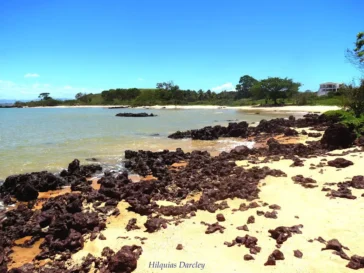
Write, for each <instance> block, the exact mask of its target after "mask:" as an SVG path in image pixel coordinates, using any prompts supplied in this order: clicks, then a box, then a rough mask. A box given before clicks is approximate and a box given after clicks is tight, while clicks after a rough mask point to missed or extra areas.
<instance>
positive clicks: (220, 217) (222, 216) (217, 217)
mask: <svg viewBox="0 0 364 273" xmlns="http://www.w3.org/2000/svg"><path fill="white" fill-rule="evenodd" d="M216 220H217V221H219V222H224V221H225V217H224V215H223V214H222V213H219V214H217V215H216Z"/></svg>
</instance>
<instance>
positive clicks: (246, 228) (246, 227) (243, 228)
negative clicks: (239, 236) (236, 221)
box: [236, 225, 249, 231]
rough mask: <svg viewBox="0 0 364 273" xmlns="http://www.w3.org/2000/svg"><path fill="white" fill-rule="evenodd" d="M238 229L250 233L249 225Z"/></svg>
mask: <svg viewBox="0 0 364 273" xmlns="http://www.w3.org/2000/svg"><path fill="white" fill-rule="evenodd" d="M236 229H238V230H244V231H249V228H248V226H247V225H243V226H240V227H237V228H236Z"/></svg>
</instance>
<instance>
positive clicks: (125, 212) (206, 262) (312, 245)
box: [8, 121, 364, 273]
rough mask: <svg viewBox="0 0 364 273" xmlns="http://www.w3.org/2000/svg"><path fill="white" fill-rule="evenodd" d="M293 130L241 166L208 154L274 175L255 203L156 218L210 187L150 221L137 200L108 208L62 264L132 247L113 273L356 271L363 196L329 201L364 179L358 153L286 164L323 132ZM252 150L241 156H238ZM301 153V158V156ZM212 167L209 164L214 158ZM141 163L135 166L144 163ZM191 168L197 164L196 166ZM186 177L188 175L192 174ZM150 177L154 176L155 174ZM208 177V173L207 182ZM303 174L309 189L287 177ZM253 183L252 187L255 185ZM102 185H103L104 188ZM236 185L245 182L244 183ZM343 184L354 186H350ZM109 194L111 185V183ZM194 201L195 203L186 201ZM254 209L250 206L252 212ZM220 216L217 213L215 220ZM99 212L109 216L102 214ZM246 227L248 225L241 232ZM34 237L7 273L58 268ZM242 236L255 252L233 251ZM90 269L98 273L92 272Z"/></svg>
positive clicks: (160, 203)
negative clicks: (155, 223) (279, 234)
mask: <svg viewBox="0 0 364 273" xmlns="http://www.w3.org/2000/svg"><path fill="white" fill-rule="evenodd" d="M287 122H288V121H287ZM292 122H294V121H292ZM254 130H259V128H254ZM297 130H298V131H299V134H297V135H292V136H287V135H284V134H276V135H275V136H274V139H275V141H278V142H279V143H280V144H278V142H277V144H274V143H273V144H272V143H271V140H269V141H268V142H267V140H268V139H269V138H270V137H271V136H270V135H269V134H267V135H266V137H264V134H263V137H262V138H259V141H257V145H256V148H255V149H258V147H259V149H261V150H260V151H261V152H262V151H265V152H264V153H263V154H259V153H261V152H259V153H257V154H256V155H254V154H250V155H249V156H244V158H245V159H243V160H234V159H231V160H230V161H229V160H227V159H223V158H224V157H223V156H224V155H223V154H220V155H218V154H216V155H213V157H212V158H216V160H222V161H221V164H222V166H221V168H224V167H223V165H226V164H230V163H228V162H231V163H233V164H234V166H236V167H233V168H238V169H240V168H242V172H243V173H249V172H252V173H254V170H255V169H256V168H257V167H258V168H259V170H261V171H258V172H262V171H263V170H264V172H266V170H265V169H264V167H268V168H269V169H270V170H277V171H274V172H273V173H272V174H271V175H267V176H266V177H264V178H263V179H260V180H259V179H258V180H259V181H258V184H257V189H258V190H259V194H258V197H257V198H252V199H251V200H247V199H244V198H236V197H235V198H225V199H220V200H219V201H217V202H216V204H217V205H218V204H223V203H224V202H226V203H225V205H224V206H222V207H219V209H216V210H215V211H213V212H211V211H209V209H207V210H206V209H197V210H196V212H195V213H187V214H183V215H182V214H181V215H180V214H178V215H176V216H166V215H161V214H160V211H159V209H161V208H163V207H166V206H167V207H168V206H173V208H174V207H175V208H176V210H177V209H180V208H181V207H183V206H187V205H188V204H198V203H199V202H200V201H201V200H202V198H203V195H205V194H206V193H207V192H208V190H207V191H206V190H204V191H198V190H193V191H190V192H189V194H188V195H187V197H186V198H184V199H183V200H180V201H181V202H175V201H173V200H171V201H167V200H156V205H157V207H158V208H159V209H156V210H155V211H153V212H152V213H150V214H149V215H147V214H148V213H147V214H146V215H143V214H141V213H137V212H136V211H133V210H130V206H131V204H134V203H133V202H134V201H128V202H127V201H125V200H121V201H119V202H117V206H116V210H117V211H118V212H119V213H118V214H116V215H113V214H115V213H114V212H113V210H111V211H110V212H107V213H106V216H107V218H106V221H105V224H106V225H105V228H103V229H102V230H100V231H97V232H96V233H94V232H92V233H90V232H88V233H87V232H86V233H85V234H84V235H83V247H82V249H79V250H78V251H75V252H74V253H73V254H72V256H71V257H70V258H69V259H68V260H67V263H66V264H67V268H68V269H71V268H73V267H75V266H80V267H82V266H85V259H86V257H94V258H95V259H104V258H103V254H102V253H104V251H105V248H107V247H108V248H110V249H111V250H113V251H114V252H117V251H119V250H120V249H121V248H122V247H123V246H132V245H137V246H140V247H141V248H142V253H141V255H140V256H138V258H137V267H136V268H135V270H131V271H118V272H132V271H133V272H140V273H141V272H176V273H182V272H183V273H184V272H208V273H215V272H229V273H230V272H248V273H255V272H287V273H289V272H315V273H316V272H317V273H318V272H330V273H331V272H334V273H339V272H352V270H353V269H350V268H348V267H347V264H348V260H347V259H350V257H353V255H359V256H361V255H363V252H364V248H363V245H364V222H363V221H362V220H361V218H360V215H361V214H362V213H363V211H364V199H363V196H364V190H363V189H360V187H359V188H350V189H351V192H350V194H348V195H346V196H349V197H350V198H351V199H347V198H339V197H333V196H328V195H330V194H331V195H333V194H334V192H335V191H336V190H337V188H338V183H340V182H345V181H351V180H352V179H353V177H354V176H358V175H363V174H364V173H363V170H362V166H364V158H363V155H364V154H363V148H360V147H357V146H353V147H351V148H347V149H337V150H330V151H326V152H316V151H315V150H311V152H309V153H312V156H308V157H299V158H297V157H295V156H293V157H292V156H289V154H288V153H290V150H289V149H296V148H295V147H301V148H300V149H303V147H308V146H306V144H307V143H310V142H312V141H313V142H315V141H317V140H320V138H317V136H314V134H321V135H322V134H323V133H324V132H323V131H322V129H321V128H319V127H317V128H316V129H315V128H312V126H308V127H302V126H301V127H300V128H299V129H297ZM303 132H305V133H303ZM312 133H313V135H312ZM285 134H288V133H287V130H285ZM307 141H308V142H307ZM269 143H271V144H269ZM271 145H272V146H271ZM274 145H280V146H277V147H280V148H279V149H283V150H282V151H285V152H283V153H282V152H279V153H275V154H274V153H273V154H272V156H269V155H268V157H267V155H266V154H265V153H266V152H267V150H264V149H268V150H269V151H273V149H274V147H276V146H274ZM285 145H287V146H285ZM290 145H291V146H290ZM295 145H302V146H295ZM317 147H319V146H317ZM320 147H321V146H320ZM246 149H248V148H246ZM284 149H288V150H284ZM320 149H321V148H320ZM248 150H249V149H248ZM248 150H244V149H243V151H248ZM236 151H239V150H236ZM252 151H254V149H253V150H252ZM297 152H298V153H300V151H299V150H297ZM236 153H237V154H236ZM238 153H239V152H235V155H238ZM249 153H251V152H249ZM225 155H234V153H233V151H232V152H231V153H225ZM208 157H209V156H208ZM204 158H205V159H203V160H207V157H204ZM219 158H221V159H219ZM232 158H235V157H232ZM337 158H340V160H341V161H344V163H346V162H349V163H350V162H351V163H350V164H348V165H347V166H346V165H345V167H335V166H336V165H335V166H334V165H332V164H331V163H330V164H329V163H328V162H331V161H334V162H336V160H335V159H337ZM160 160H161V159H160ZM190 160H193V158H190ZM211 160H212V161H211V162H212V163H213V162H214V161H213V160H214V159H211ZM292 160H293V163H292ZM297 160H298V161H297ZM345 160H347V161H345ZM137 161H138V160H137ZM341 161H340V162H341ZM217 162H219V161H217ZM296 163H297V164H296ZM72 164H73V163H72ZM138 164H139V165H140V163H138ZM189 164H190V161H189V160H184V161H178V162H175V163H173V164H172V165H170V166H168V169H169V172H170V174H171V175H172V177H174V178H173V179H175V178H178V173H180V172H181V173H184V171H185V170H188V169H191V170H193V169H194V168H195V167H194V166H193V165H189ZM192 164H196V162H195V163H192ZM213 164H215V163H213ZM340 164H341V163H340ZM135 166H137V165H135ZM205 167H206V166H205ZM239 167H240V168H239ZM191 170H190V171H187V172H186V173H185V174H186V175H188V174H189V172H191ZM205 171H207V170H206V169H201V170H199V171H198V172H205ZM279 171H282V172H283V173H284V175H274V174H277V172H278V173H279ZM192 173H193V172H192ZM153 174H154V173H153ZM156 175H158V172H157V173H156ZM195 175H198V174H197V173H196V174H195ZM210 175H211V174H209V173H208V172H206V177H209V176H210ZM300 175H302V176H303V178H304V179H308V181H309V183H311V184H310V185H309V187H304V186H307V184H299V183H296V182H297V181H296V180H295V181H294V179H293V178H294V177H296V176H300ZM234 176H236V174H235V173H234V172H232V173H231V174H230V177H231V179H234V178H233V177H234ZM201 177H203V176H201ZM211 177H214V176H211ZM129 178H131V179H132V183H133V184H135V186H137V185H138V183H144V184H143V185H145V186H147V185H148V183H153V181H157V182H158V180H157V178H156V177H154V176H152V175H149V176H148V177H142V176H138V175H133V176H130V177H129ZM211 179H212V182H211V183H214V185H215V187H220V185H218V184H219V183H220V184H222V183H226V182H224V181H227V183H229V182H228V181H229V175H228V176H226V177H225V179H226V180H221V181H220V180H216V181H215V180H214V179H213V178H211ZM246 179H253V177H251V178H249V176H247V178H246ZM254 179H256V178H254ZM254 179H253V180H252V181H255V180H254ZM310 179H313V180H310ZM97 180H98V179H95V178H94V179H92V184H90V187H91V188H92V190H93V191H98V192H101V193H103V192H105V185H106V184H110V183H111V182H107V180H103V179H101V180H100V181H99V182H97ZM105 181H106V182H105ZM110 181H114V180H110ZM98 183H101V186H100V184H98ZM105 183H106V184H105ZM115 183H116V180H115ZM242 183H248V182H246V181H242ZM252 183H253V182H252ZM304 183H306V182H304ZM348 183H349V184H348V185H350V182H348ZM107 187H110V185H109V186H107ZM348 187H349V186H348ZM75 189H76V188H75ZM77 189H79V190H81V191H80V192H79V191H75V190H74V191H73V194H81V195H83V194H85V196H87V195H88V194H89V192H90V190H91V189H89V190H87V191H85V192H83V193H82V191H83V189H82V187H81V188H77ZM222 189H223V188H222ZM347 189H348V188H346V190H347ZM170 190H172V189H170ZM69 192H70V188H66V189H63V190H60V191H59V190H58V191H51V192H46V193H41V194H40V195H39V197H38V199H41V200H40V201H38V202H37V203H36V205H35V207H34V208H33V211H36V210H37V209H40V208H41V207H42V206H43V205H44V204H46V203H47V200H49V201H51V200H52V197H55V196H58V197H62V196H67V195H69ZM339 192H340V190H339ZM231 194H234V192H231ZM212 196H213V195H212ZM252 196H253V195H252ZM50 198H51V199H50ZM139 198H141V197H139ZM191 200H194V202H196V203H191ZM130 202H131V203H130ZM137 202H139V201H137ZM100 204H101V206H100V207H103V206H105V207H106V203H105V202H100ZM252 204H255V205H254V206H252ZM132 206H134V205H132ZM187 207H188V206H187ZM95 208H96V207H95V206H93V205H92V204H91V203H90V204H86V203H85V201H84V203H83V210H85V211H86V210H91V211H95ZM172 211H173V209H172ZM219 214H222V215H223V216H221V215H220V216H219ZM103 215H104V216H105V214H103ZM158 215H159V216H162V218H163V219H164V220H166V221H167V224H166V223H164V224H163V225H161V226H159V227H158V228H157V229H156V230H155V231H150V230H149V232H147V230H148V227H147V222H148V221H150V220H151V219H155V218H156V217H157V216H158ZM221 217H222V218H221ZM132 219H134V221H135V223H134V225H135V226H136V228H135V229H134V228H131V229H130V228H129V229H128V230H127V227H128V226H130V221H133V220H132ZM214 223H216V225H217V226H218V227H219V230H221V231H220V232H219V230H217V231H216V232H212V233H211V234H206V232H207V230H208V228H207V226H206V225H211V224H214ZM217 223H218V224H217ZM244 225H245V227H244V228H242V226H244ZM293 226H296V227H297V226H298V227H299V232H297V233H295V232H293V231H292V233H291V234H290V235H289V236H288V237H287V238H286V240H283V241H282V242H278V239H277V238H273V235H271V234H270V233H271V232H270V231H272V230H273V231H274V230H275V229H276V228H278V227H287V228H289V227H293ZM146 228H147V229H146ZM93 234H94V235H93ZM92 237H93V238H92ZM30 238H31V237H29V236H28V237H24V238H20V239H18V240H17V241H16V245H15V246H13V247H12V251H13V253H11V254H10V256H9V257H10V259H12V261H9V263H8V269H11V268H16V267H19V266H22V265H23V264H25V263H32V264H34V265H37V266H45V267H47V266H50V268H52V266H55V263H54V258H52V259H49V258H48V259H41V261H38V259H36V256H37V255H41V254H40V253H41V251H40V249H39V248H40V246H42V244H44V242H43V241H42V240H43V238H41V239H40V240H37V241H36V243H35V244H34V245H33V246H32V247H31V248H25V247H23V246H21V244H23V243H24V242H25V241H26V240H29V239H30ZM239 238H240V239H239ZM241 238H254V239H255V240H257V241H256V245H255V246H254V247H258V248H259V251H258V253H256V252H254V249H255V248H254V247H253V248H252V247H247V246H244V244H243V245H242V244H239V240H242V239H241ZM333 239H336V240H338V241H339V242H340V243H341V245H342V246H343V247H344V248H342V247H341V246H340V251H344V252H339V253H341V255H346V257H347V259H344V258H342V257H340V256H339V255H337V254H335V253H334V249H329V250H323V248H325V247H329V248H330V242H331V241H330V240H333ZM41 243H42V244H41ZM340 243H339V244H340ZM252 251H253V252H252ZM273 251H278V252H279V253H281V254H282V253H283V254H282V255H284V259H278V260H276V261H275V262H274V263H275V265H274V266H273V265H265V264H266V263H267V261H268V259H270V258H269V257H270V256H271V255H272V253H273ZM297 251H300V252H301V253H302V255H303V256H302V257H296V255H295V254H294V253H295V252H297ZM343 253H344V254H343ZM57 255H59V254H57ZM90 255H92V256H90ZM125 255H126V254H125ZM130 255H133V254H130ZM247 255H248V256H247ZM56 257H61V256H56ZM248 258H249V260H248ZM250 259H251V260H250ZM135 261H136V260H135ZM57 272H58V271H57ZM89 272H103V271H100V270H98V269H95V268H94V267H92V269H91V271H89ZM106 272H109V271H106Z"/></svg>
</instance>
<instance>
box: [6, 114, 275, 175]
mask: <svg viewBox="0 0 364 273" xmlns="http://www.w3.org/2000/svg"><path fill="white" fill-rule="evenodd" d="M120 112H135V113H137V112H147V113H153V114H157V115H158V116H157V117H148V118H123V117H115V114H116V113H120ZM280 116H282V114H281V115H280ZM274 117H278V115H274V116H272V115H264V114H260V115H255V114H247V113H244V112H241V111H239V110H227V109H217V110H216V109H215V110H168V109H162V110H145V109H105V108H22V109H17V108H15V109H13V108H11V109H0V180H1V179H5V178H6V177H7V176H9V175H11V174H18V173H25V172H30V171H40V170H49V171H52V172H58V171H60V170H61V169H63V168H66V167H67V165H68V163H69V162H71V161H72V160H73V159H75V158H78V159H79V160H80V161H81V163H87V161H86V159H87V158H96V159H97V160H98V161H99V162H101V163H102V164H104V165H106V166H107V167H108V168H111V169H112V168H116V169H118V168H121V167H122V166H121V160H122V158H123V156H124V151H125V150H126V149H132V150H140V149H143V150H152V151H158V150H162V149H176V148H178V147H181V148H182V149H183V150H185V151H192V150H194V149H203V150H207V151H210V152H212V151H222V150H229V149H231V148H232V147H234V146H236V145H239V144H241V142H242V140H238V139H221V140H217V141H192V140H172V139H168V138H167V136H168V134H170V133H173V132H175V131H177V130H188V129H197V128H201V127H204V126H208V125H216V124H221V125H227V124H228V121H227V120H239V121H242V120H245V121H248V122H257V121H259V120H261V119H263V118H264V119H270V118H274Z"/></svg>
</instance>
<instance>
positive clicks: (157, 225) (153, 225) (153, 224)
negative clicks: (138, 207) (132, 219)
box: [144, 217, 167, 233]
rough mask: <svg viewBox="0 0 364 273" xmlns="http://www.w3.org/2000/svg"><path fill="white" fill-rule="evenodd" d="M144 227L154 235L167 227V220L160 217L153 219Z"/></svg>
mask: <svg viewBox="0 0 364 273" xmlns="http://www.w3.org/2000/svg"><path fill="white" fill-rule="evenodd" d="M144 226H145V227H146V229H147V232H149V233H152V232H156V231H158V230H160V229H161V227H164V228H166V227H167V220H166V219H163V218H158V217H151V218H149V219H148V220H147V222H145V224H144Z"/></svg>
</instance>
